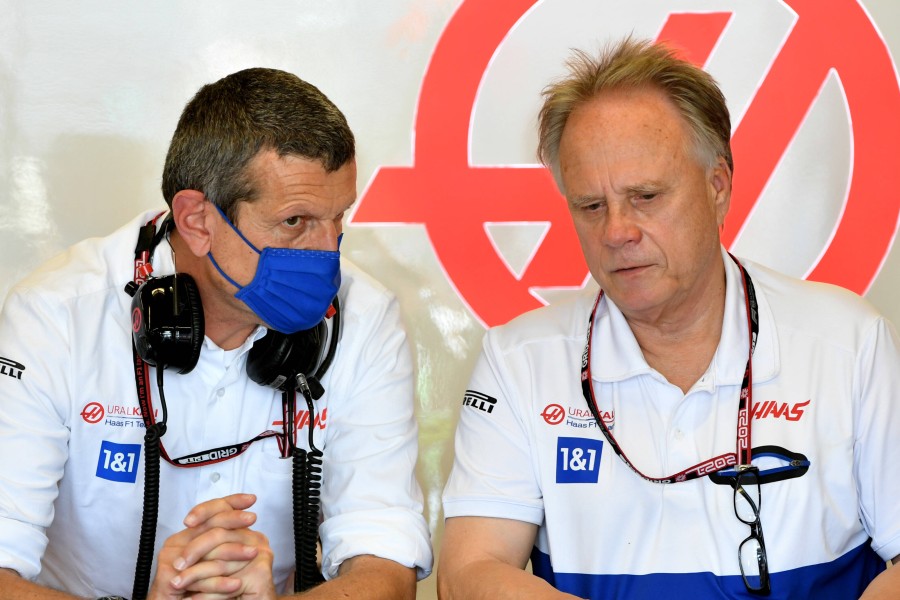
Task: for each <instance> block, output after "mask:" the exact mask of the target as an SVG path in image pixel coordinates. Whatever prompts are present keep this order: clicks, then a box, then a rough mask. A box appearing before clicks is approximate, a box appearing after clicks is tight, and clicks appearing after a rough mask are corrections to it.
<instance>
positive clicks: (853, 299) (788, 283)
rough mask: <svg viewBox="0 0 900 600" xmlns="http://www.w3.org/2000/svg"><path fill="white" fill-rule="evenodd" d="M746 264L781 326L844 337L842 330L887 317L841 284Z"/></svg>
mask: <svg viewBox="0 0 900 600" xmlns="http://www.w3.org/2000/svg"><path fill="white" fill-rule="evenodd" d="M745 266H746V267H747V271H748V272H749V273H750V276H751V278H752V281H753V284H754V286H755V287H756V288H758V290H759V291H760V295H762V296H763V297H764V298H765V301H766V302H767V303H768V305H769V307H770V309H771V311H772V314H773V315H774V317H775V319H776V322H777V324H778V326H779V328H781V327H789V328H793V329H807V330H810V331H814V332H815V331H818V332H820V333H822V334H827V335H829V336H833V337H840V333H841V331H845V332H846V333H853V332H858V331H860V330H861V329H865V328H867V327H868V326H869V325H870V324H872V323H874V322H875V321H877V320H879V319H882V318H883V316H882V315H881V313H879V311H878V310H877V309H876V308H875V307H874V306H873V305H872V304H871V303H870V302H869V301H868V300H866V299H865V298H863V297H862V296H860V295H859V294H856V293H854V292H852V291H850V290H847V289H845V288H842V287H840V286H837V285H833V284H830V283H823V282H818V281H807V280H804V279H799V278H797V277H792V276H790V275H786V274H784V273H780V272H778V271H775V270H773V269H770V268H768V267H764V266H761V265H758V264H755V263H752V262H747V263H746V264H745Z"/></svg>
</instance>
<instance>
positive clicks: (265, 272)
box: [207, 205, 343, 334]
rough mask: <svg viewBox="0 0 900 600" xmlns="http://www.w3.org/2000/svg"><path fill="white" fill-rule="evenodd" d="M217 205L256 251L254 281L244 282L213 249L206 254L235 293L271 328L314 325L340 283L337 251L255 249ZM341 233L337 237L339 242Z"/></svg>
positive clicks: (296, 328)
mask: <svg viewBox="0 0 900 600" xmlns="http://www.w3.org/2000/svg"><path fill="white" fill-rule="evenodd" d="M213 206H215V205H213ZM216 210H218V211H219V214H220V215H222V218H223V219H225V222H226V223H228V225H229V226H230V227H231V228H232V229H234V231H235V233H237V234H238V235H239V236H241V239H242V240H244V243H245V244H247V245H248V246H250V247H251V248H252V249H253V251H254V252H256V253H257V254H259V263H258V264H257V265H256V274H255V275H254V276H253V281H251V282H250V283H249V284H247V285H245V286H243V287H242V286H240V285H238V283H237V282H236V281H235V280H234V279H232V278H231V277H229V276H228V275H226V274H225V271H223V270H222V268H221V267H220V266H219V264H218V263H217V262H216V259H215V258H213V255H212V252H210V253H209V254H207V256H208V257H209V260H210V261H211V262H212V264H213V266H214V267H215V268H216V270H218V271H219V273H221V274H222V277H224V278H225V279H227V280H228V282H229V283H231V285H233V286H234V287H236V288H238V292H237V293H236V294H235V295H234V297H235V298H237V299H238V300H241V301H243V303H244V304H246V305H247V306H249V307H250V310H252V311H253V312H254V313H256V316H258V317H259V318H260V319H262V320H263V321H264V322H265V323H266V325H268V326H269V327H270V328H271V329H275V330H276V331H280V332H281V333H286V334H291V333H297V332H298V331H302V330H304V329H311V328H312V327H315V326H316V325H317V324H318V323H319V321H321V320H322V319H323V318H324V317H325V313H326V312H327V311H328V307H329V306H331V302H332V300H334V297H335V296H336V295H337V292H338V289H339V288H340V287H341V260H340V259H341V253H340V251H337V252H334V251H329V250H295V249H293V248H263V250H262V252H260V251H259V250H258V249H257V248H256V246H254V245H253V244H251V243H250V240H248V239H247V238H246V237H244V234H243V233H241V232H240V230H238V228H237V227H235V226H234V224H233V223H232V222H231V221H230V220H229V219H228V217H227V216H225V213H224V212H222V209H221V208H219V207H218V206H216ZM342 237H343V235H341V236H339V237H338V247H340V243H341V238H342Z"/></svg>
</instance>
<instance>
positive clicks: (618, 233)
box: [603, 203, 641, 248]
mask: <svg viewBox="0 0 900 600" xmlns="http://www.w3.org/2000/svg"><path fill="white" fill-rule="evenodd" d="M636 216H637V215H635V214H634V208H633V207H632V206H631V205H630V204H628V203H610V205H609V208H608V211H607V214H606V223H605V224H604V227H603V241H604V243H606V244H607V245H609V246H612V247H614V248H618V247H620V246H624V245H625V244H628V243H630V242H638V241H640V239H641V229H640V227H638V222H637V219H636Z"/></svg>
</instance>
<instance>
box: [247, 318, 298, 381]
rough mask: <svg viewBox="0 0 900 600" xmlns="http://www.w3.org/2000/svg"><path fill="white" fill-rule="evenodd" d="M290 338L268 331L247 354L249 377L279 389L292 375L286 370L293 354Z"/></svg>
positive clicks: (278, 332)
mask: <svg viewBox="0 0 900 600" xmlns="http://www.w3.org/2000/svg"><path fill="white" fill-rule="evenodd" d="M292 346H293V344H292V342H291V339H290V336H288V335H286V334H284V333H281V332H280V331H275V330H274V329H270V330H268V332H267V333H266V335H264V336H263V337H261V338H260V339H258V340H256V341H255V342H254V343H253V347H252V348H250V352H249V353H248V354H247V376H248V377H250V379H251V380H253V381H255V382H256V383H258V384H260V385H267V386H271V387H274V388H279V387H281V385H282V384H283V383H284V382H285V381H286V380H287V378H288V377H289V376H295V375H296V373H294V374H293V375H291V373H289V372H288V369H286V364H287V362H288V357H289V356H290V354H291V349H292Z"/></svg>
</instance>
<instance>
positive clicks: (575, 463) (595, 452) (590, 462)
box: [556, 437, 603, 483]
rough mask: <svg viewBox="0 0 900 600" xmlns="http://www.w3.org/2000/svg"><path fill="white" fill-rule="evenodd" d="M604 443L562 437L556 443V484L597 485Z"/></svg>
mask: <svg viewBox="0 0 900 600" xmlns="http://www.w3.org/2000/svg"><path fill="white" fill-rule="evenodd" d="M602 451H603V442H602V441H600V440H592V439H588V438H577V437H560V438H558V439H557V443H556V483H597V480H598V479H599V477H600V454H601V453H602Z"/></svg>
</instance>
